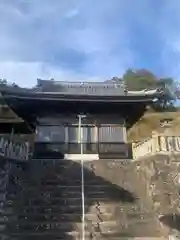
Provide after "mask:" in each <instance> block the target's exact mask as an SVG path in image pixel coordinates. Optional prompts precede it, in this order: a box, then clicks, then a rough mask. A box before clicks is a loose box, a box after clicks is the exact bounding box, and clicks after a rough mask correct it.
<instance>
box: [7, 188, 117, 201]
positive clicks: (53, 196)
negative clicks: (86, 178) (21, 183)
mask: <svg viewBox="0 0 180 240" xmlns="http://www.w3.org/2000/svg"><path fill="white" fill-rule="evenodd" d="M84 195H85V196H84V197H85V199H97V200H101V199H108V198H110V197H111V198H113V197H114V198H116V199H118V197H119V201H120V200H121V196H120V194H119V193H116V192H114V193H113V192H109V194H108V192H105V191H103V190H102V191H101V190H97V191H94V192H90V191H89V192H87V191H85V193H84ZM81 196H82V193H81V191H79V192H77V191H74V192H73V191H71V192H68V191H62V192H55V191H54V192H53V193H49V192H44V193H41V192H40V193H39V194H36V195H34V194H33V195H31V194H22V195H21V196H18V197H19V199H23V201H24V202H26V201H28V200H29V199H30V198H31V199H36V200H41V199H42V200H43V201H58V200H59V201H61V200H62V199H67V198H73V199H74V198H80V199H81ZM7 198H8V199H11V200H12V201H13V200H16V199H17V195H14V194H8V195H7ZM20 201H21V200H20Z"/></svg>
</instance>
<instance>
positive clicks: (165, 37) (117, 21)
mask: <svg viewBox="0 0 180 240" xmlns="http://www.w3.org/2000/svg"><path fill="white" fill-rule="evenodd" d="M179 13H180V1H179V0H0V36H1V37H0V77H1V78H6V79H7V80H9V81H11V82H16V83H18V84H19V85H21V86H26V87H27V86H33V85H35V84H36V79H37V78H42V79H50V78H54V79H56V80H65V81H66V80H69V81H73V80H80V81H82V80H88V81H89V80H92V81H96V80H102V81H103V80H106V79H108V78H111V77H113V76H121V75H122V74H123V73H124V71H125V70H126V69H127V68H147V69H149V70H152V71H153V72H154V73H155V74H157V75H158V76H171V77H174V78H175V79H177V80H179V79H180V14H179Z"/></svg>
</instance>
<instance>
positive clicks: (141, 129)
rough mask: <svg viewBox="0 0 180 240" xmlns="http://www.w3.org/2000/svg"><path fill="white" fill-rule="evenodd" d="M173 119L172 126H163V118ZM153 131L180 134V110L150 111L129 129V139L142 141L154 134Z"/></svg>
mask: <svg viewBox="0 0 180 240" xmlns="http://www.w3.org/2000/svg"><path fill="white" fill-rule="evenodd" d="M166 119H169V120H170V119H171V120H172V121H171V122H170V126H169V127H168V128H167V127H165V126H164V127H163V126H162V125H161V123H162V121H163V120H166ZM152 131H156V132H160V133H163V132H165V131H166V132H167V131H171V132H172V133H175V134H179V135H180V111H177V112H151V113H150V112H148V113H145V114H144V116H142V117H141V118H140V119H139V121H138V122H137V123H136V124H135V125H134V126H133V127H132V128H131V129H129V131H128V140H129V141H141V140H143V139H146V138H148V137H151V136H152Z"/></svg>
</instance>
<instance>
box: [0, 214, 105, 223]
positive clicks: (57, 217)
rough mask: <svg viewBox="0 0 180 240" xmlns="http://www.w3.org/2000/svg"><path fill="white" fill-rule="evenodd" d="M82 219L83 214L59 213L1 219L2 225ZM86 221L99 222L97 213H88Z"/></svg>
mask: <svg viewBox="0 0 180 240" xmlns="http://www.w3.org/2000/svg"><path fill="white" fill-rule="evenodd" d="M103 217H104V218H107V217H108V215H105V214H104V216H101V218H103ZM81 219H82V213H75V214H68V213H64V214H59V213H53V214H52V213H46V215H45V214H44V213H41V214H36V215H35V214H34V213H22V214H18V219H16V216H15V215H12V214H7V215H6V217H0V223H4V222H7V221H16V220H17V221H18V223H20V222H23V221H28V222H47V223H48V222H59V221H60V222H62V221H63V222H77V221H79V220H80V221H81ZM85 219H86V220H87V221H88V220H91V221H94V220H96V221H98V220H99V218H98V215H97V214H95V213H86V214H85Z"/></svg>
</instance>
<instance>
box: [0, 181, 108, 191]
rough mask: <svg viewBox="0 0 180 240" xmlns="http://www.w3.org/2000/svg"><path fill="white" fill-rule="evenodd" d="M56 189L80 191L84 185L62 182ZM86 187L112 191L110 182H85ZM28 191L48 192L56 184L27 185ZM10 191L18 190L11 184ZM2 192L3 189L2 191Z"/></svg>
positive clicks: (87, 189)
mask: <svg viewBox="0 0 180 240" xmlns="http://www.w3.org/2000/svg"><path fill="white" fill-rule="evenodd" d="M36 187H37V184H36ZM56 189H58V191H61V190H62V191H64V190H67V191H76V190H77V191H79V190H81V189H82V186H81V184H80V185H62V184H60V183H59V184H58V185H56ZM84 189H85V190H86V191H90V190H92V191H96V190H97V189H101V190H104V191H105V190H106V191H108V190H109V191H111V189H112V186H109V185H108V184H101V185H95V184H86V183H85V184H84ZM24 190H25V191H26V192H32V193H34V192H35V193H36V192H39V191H42V192H44V191H47V192H54V191H55V189H54V186H53V185H43V186H42V185H40V186H38V189H36V188H35V187H34V186H26V188H25V189H24ZM8 191H9V192H10V193H16V192H17V190H16V189H14V186H9V188H8ZM0 192H1V191H0Z"/></svg>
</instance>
